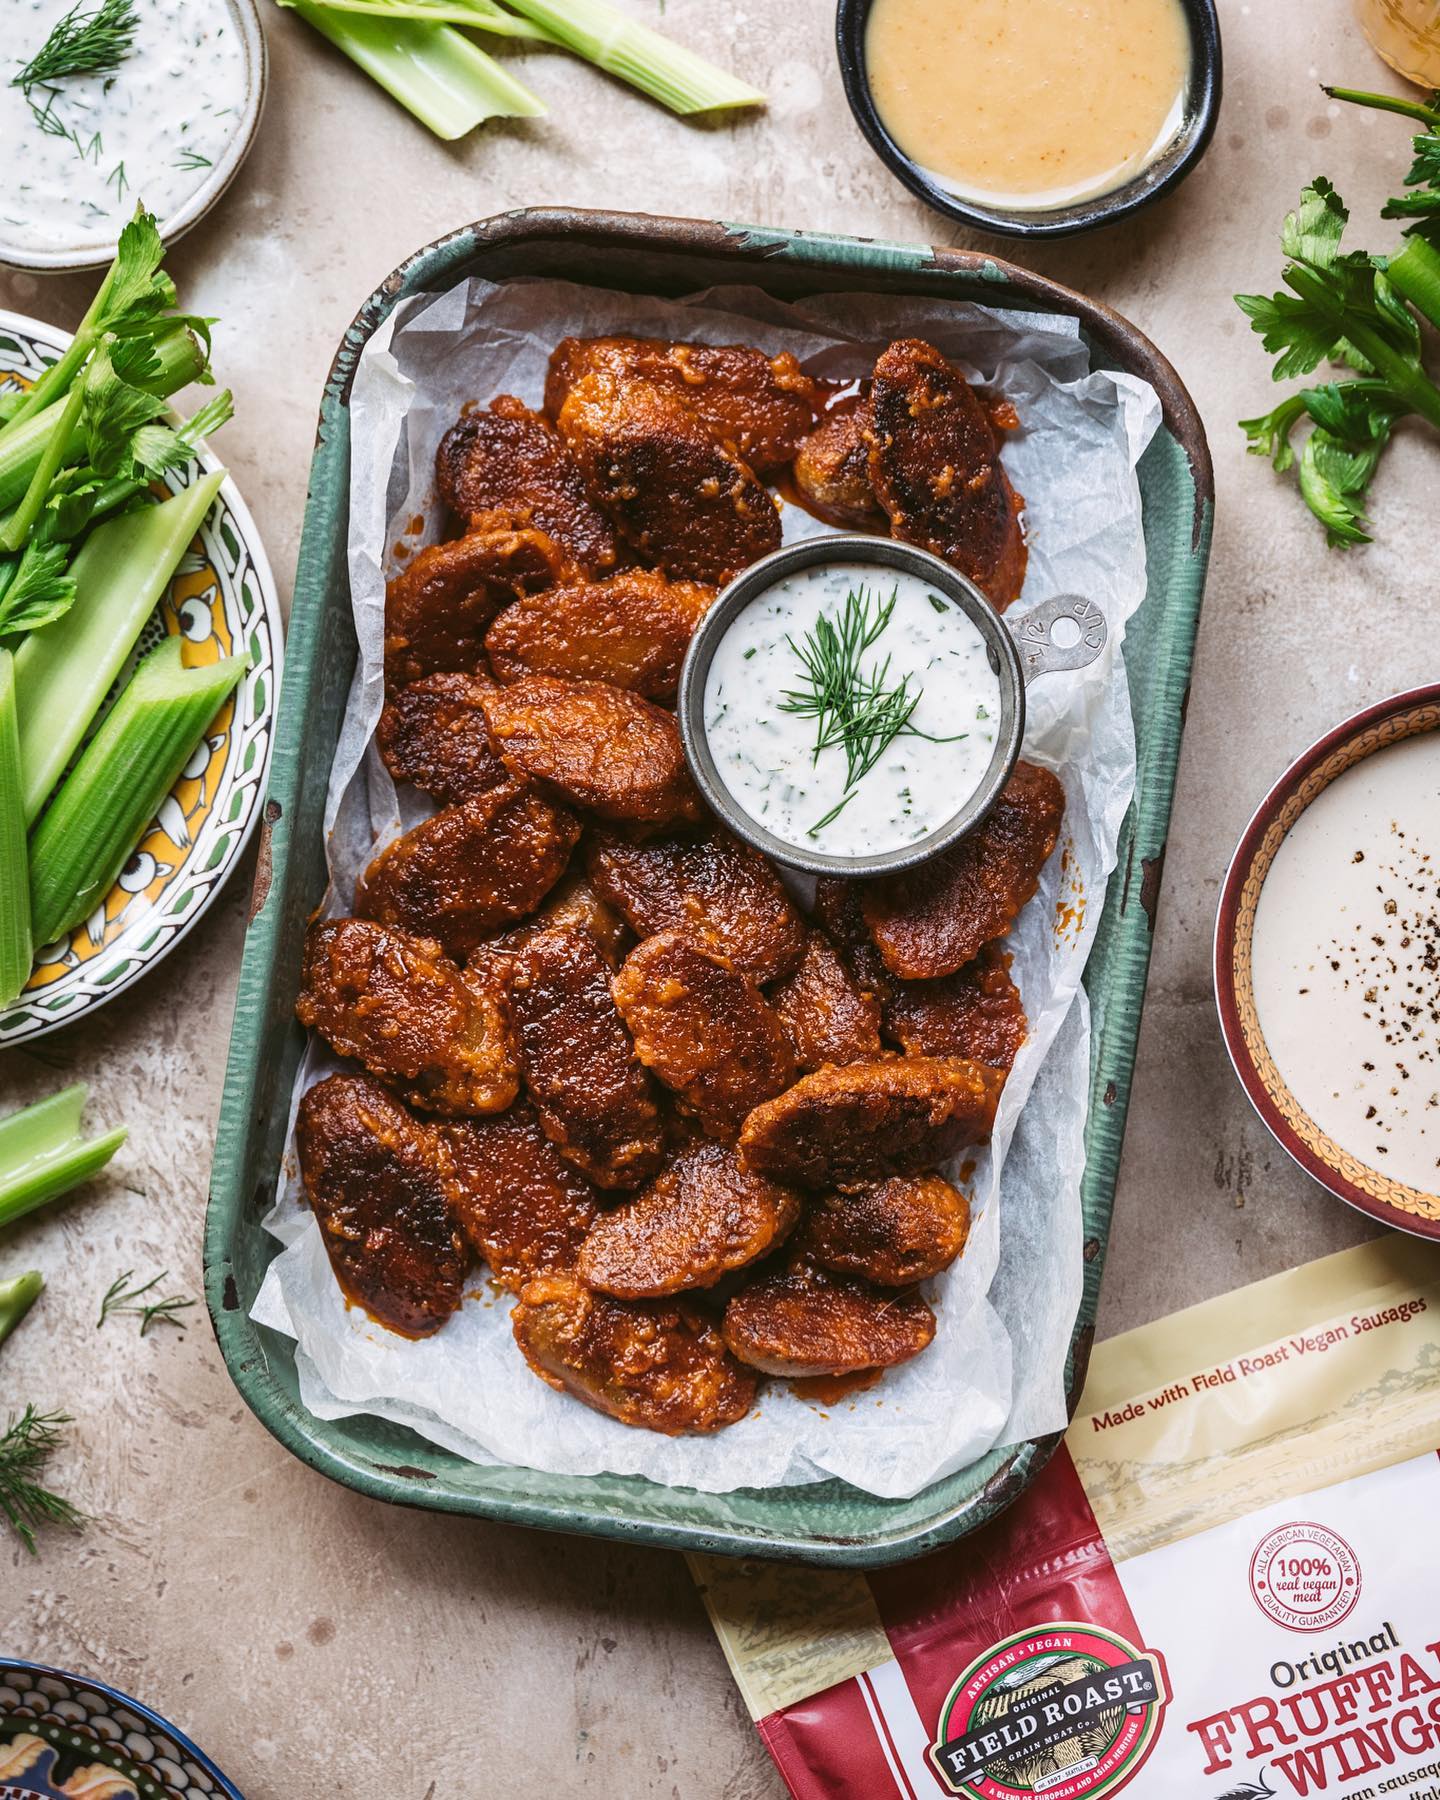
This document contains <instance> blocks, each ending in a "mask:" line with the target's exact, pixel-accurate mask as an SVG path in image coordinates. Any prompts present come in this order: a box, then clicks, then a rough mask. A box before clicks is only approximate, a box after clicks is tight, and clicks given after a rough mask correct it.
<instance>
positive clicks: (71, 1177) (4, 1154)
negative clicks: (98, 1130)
mask: <svg viewBox="0 0 1440 1800" xmlns="http://www.w3.org/2000/svg"><path fill="white" fill-rule="evenodd" d="M85 1094H86V1088H85V1084H84V1082H83V1081H77V1082H75V1083H74V1084H73V1086H71V1087H68V1088H61V1090H60V1092H59V1093H58V1094H51V1095H50V1097H49V1098H48V1099H47V1100H37V1101H36V1102H35V1104H34V1105H33V1106H27V1107H24V1108H22V1110H21V1111H20V1112H15V1113H11V1114H10V1115H9V1117H8V1118H4V1119H0V1225H9V1224H10V1223H11V1222H12V1221H13V1220H15V1219H18V1218H19V1217H20V1216H21V1215H22V1214H23V1213H27V1212H33V1211H34V1209H35V1208H36V1207H37V1206H43V1205H44V1204H45V1202H46V1201H47V1200H54V1199H55V1198H56V1197H57V1196H58V1195H60V1194H64V1193H67V1192H68V1191H69V1190H70V1189H71V1188H72V1187H75V1186H76V1185H77V1184H78V1183H80V1182H82V1181H86V1180H88V1179H89V1177H90V1176H91V1175H93V1174H94V1173H95V1172H96V1170H97V1169H101V1168H103V1167H104V1166H105V1164H106V1163H107V1162H109V1160H110V1158H111V1157H112V1156H113V1155H114V1154H115V1152H116V1151H117V1150H118V1149H119V1148H120V1146H121V1144H123V1143H124V1142H125V1127H124V1126H123V1125H121V1126H118V1127H117V1128H116V1129H115V1130H114V1131H107V1132H106V1133H105V1134H104V1135H103V1136H102V1137H98V1138H91V1139H90V1140H89V1141H88V1142H86V1141H84V1140H82V1138H81V1136H80V1113H81V1109H82V1108H83V1107H84V1105H85Z"/></svg>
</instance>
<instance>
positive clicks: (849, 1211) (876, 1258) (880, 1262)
mask: <svg viewBox="0 0 1440 1800" xmlns="http://www.w3.org/2000/svg"><path fill="white" fill-rule="evenodd" d="M969 1235H970V1202H969V1201H968V1200H967V1199H966V1198H965V1196H964V1195H963V1194H962V1193H961V1192H960V1191H959V1190H958V1189H957V1188H953V1187H951V1185H950V1183H949V1182H948V1181H945V1180H943V1179H942V1178H941V1177H940V1176H939V1175H893V1176H891V1178H890V1179H889V1180H888V1181H870V1182H865V1183H864V1184H863V1185H861V1186H860V1187H853V1188H849V1189H847V1190H846V1191H845V1192H844V1193H843V1194H827V1195H825V1197H824V1198H823V1199H820V1200H817V1201H816V1202H815V1204H814V1205H813V1206H812V1207H811V1209H810V1211H809V1213H808V1214H807V1215H806V1218H805V1224H804V1226H803V1227H802V1229H801V1231H800V1233H799V1235H798V1236H797V1237H796V1240H795V1242H796V1245H797V1247H798V1248H799V1249H800V1250H802V1251H803V1252H804V1254H805V1255H806V1256H808V1257H809V1258H810V1259H811V1260H812V1261H813V1262H817V1263H819V1264H820V1265H821V1266H822V1267H823V1268H826V1269H832V1270H834V1271H835V1272H836V1273H838V1274H841V1275H860V1276H863V1277H864V1279H865V1280H866V1281H873V1282H874V1283H875V1284H876V1285H877V1286H878V1287H910V1286H912V1285H913V1284H914V1283H915V1282H917V1281H926V1280H928V1279H929V1278H930V1276H932V1275H938V1274H939V1273H940V1271H941V1270H942V1269H948V1268H949V1267H950V1265H951V1263H952V1262H954V1261H955V1259H956V1257H957V1256H959V1254H960V1252H961V1251H962V1250H963V1249H964V1248H965V1240H966V1239H967V1238H968V1237H969Z"/></svg>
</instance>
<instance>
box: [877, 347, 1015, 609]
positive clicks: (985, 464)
mask: <svg viewBox="0 0 1440 1800" xmlns="http://www.w3.org/2000/svg"><path fill="white" fill-rule="evenodd" d="M870 407H871V415H872V422H871V447H870V480H871V482H872V484H873V486H874V488H875V492H876V493H877V494H878V495H879V497H880V503H881V505H882V506H883V507H884V508H885V510H886V512H887V513H889V515H890V528H891V530H892V531H893V532H894V533H895V536H896V537H898V538H904V539H905V540H906V542H907V543H911V544H919V545H921V546H922V548H924V549H926V550H929V551H931V552H932V553H933V554H934V555H936V556H942V557H944V559H945V561H946V562H948V563H953V564H954V565H955V567H956V568H957V569H959V570H960V572H961V573H962V574H964V575H968V576H969V577H970V579H971V580H972V581H973V582H974V583H975V585H976V587H978V588H981V589H982V590H983V591H984V592H985V594H986V595H987V596H988V597H989V599H990V601H991V602H992V604H993V605H994V606H995V608H996V609H997V611H999V612H1004V610H1005V608H1006V607H1007V606H1008V605H1009V604H1010V602H1011V601H1012V600H1013V599H1015V597H1016V596H1017V595H1018V594H1019V592H1020V589H1021V586H1022V584H1023V583H1024V580H1025V539H1024V536H1023V535H1022V533H1021V530H1020V506H1021V502H1020V500H1019V498H1018V497H1017V495H1016V493H1015V490H1014V488H1012V487H1011V485H1010V481H1009V478H1008V477H1007V475H1006V473H1005V471H1004V469H1003V468H1002V467H1001V466H1000V446H999V443H998V441H997V440H996V436H995V429H994V426H993V425H992V424H991V422H990V416H989V414H988V413H987V412H986V410H985V408H984V407H983V406H982V405H981V404H980V402H979V400H978V399H977V398H976V396H975V393H974V390H973V389H972V388H971V386H970V384H969V382H967V381H966V380H965V378H964V376H963V375H961V374H960V372H959V371H958V370H957V369H954V368H952V367H951V366H950V364H949V363H948V362H947V361H946V360H945V358H944V357H943V356H942V355H941V354H940V352H939V351H938V350H937V349H936V348H935V346H934V345H933V344H927V343H925V342H923V341H922V340H921V339H920V338H900V339H899V340H898V341H897V342H895V343H893V344H891V345H890V346H889V347H888V349H886V350H885V351H884V352H883V353H882V354H881V356H880V359H879V361H878V362H877V363H876V364H875V380H874V384H873V386H872V388H871V390H870Z"/></svg>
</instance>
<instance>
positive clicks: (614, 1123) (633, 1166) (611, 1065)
mask: <svg viewBox="0 0 1440 1800" xmlns="http://www.w3.org/2000/svg"><path fill="white" fill-rule="evenodd" d="M610 973H611V971H610V964H609V963H608V962H607V961H606V960H605V957H604V956H603V955H602V953H601V950H600V946H599V944H597V943H596V941H595V939H594V938H593V937H592V936H591V934H590V933H589V932H588V931H586V930H585V929H584V928H583V927H580V926H568V927H567V926H557V927H554V928H552V929H551V930H549V931H541V932H537V933H536V934H535V935H534V936H533V937H531V938H530V939H529V941H528V942H527V943H525V944H524V945H523V946H522V947H521V949H520V950H519V951H518V952H517V954H516V956H515V958H514V961H513V962H512V964H511V970H510V998H511V1005H512V1006H513V1007H514V1011H515V1023H516V1027H517V1029H518V1031H519V1035H520V1061H521V1067H522V1068H523V1070H524V1073H525V1086H526V1089H527V1090H528V1092H529V1095H530V1098H531V1100H533V1101H534V1103H535V1110H536V1112H537V1113H538V1114H539V1117H540V1123H541V1125H542V1126H543V1127H544V1130H545V1135H546V1137H548V1138H549V1139H550V1140H551V1142H552V1143H553V1144H554V1145H555V1146H556V1148H557V1149H558V1150H559V1151H560V1153H561V1154H562V1155H563V1156H565V1157H566V1158H567V1159H568V1160H569V1161H570V1162H573V1163H574V1164H575V1165H576V1167H577V1168H579V1169H580V1170H582V1171H583V1173H584V1174H586V1175H588V1176H589V1177H590V1179H591V1180H592V1181H593V1182H594V1183H595V1184H596V1186H597V1187H602V1188H631V1187H638V1186H639V1185H640V1183H641V1182H642V1181H648V1180H649V1178H650V1177H651V1176H652V1175H653V1174H654V1173H655V1171H656V1170H657V1169H658V1168H659V1167H660V1163H661V1160H662V1158H663V1157H664V1154H665V1139H664V1134H663V1132H662V1130H661V1125H660V1108H659V1105H658V1104H657V1095H656V1091H655V1085H654V1083H653V1082H652V1081H651V1079H650V1077H649V1076H648V1075H647V1074H646V1073H645V1070H644V1068H643V1067H642V1066H641V1063H640V1061H639V1059H638V1058H637V1056H636V1055H635V1046H634V1044H632V1043H631V1041H630V1033H629V1032H628V1031H627V1030H626V1029H625V1023H624V1020H623V1019H621V1017H620V1014H619V1012H618V1011H617V1010H616V1007H615V1002H614V1000H613V999H611V997H610Z"/></svg>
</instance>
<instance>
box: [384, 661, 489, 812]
mask: <svg viewBox="0 0 1440 1800" xmlns="http://www.w3.org/2000/svg"><path fill="white" fill-rule="evenodd" d="M494 685H495V684H494V682H493V681H491V680H490V678H489V676H488V675H481V674H469V675H465V674H461V673H459V672H458V671H452V672H451V673H449V674H445V675H427V676H425V678H424V679H423V680H422V681H412V682H411V683H410V684H409V686H408V687H402V688H401V689H400V690H399V691H398V692H396V693H392V694H391V695H390V697H389V699H388V700H387V701H386V702H385V710H384V711H383V712H382V713H381V714H380V723H379V724H378V725H377V726H376V727H375V743H376V746H377V748H378V749H379V751H380V755H381V757H382V758H383V760H384V763H385V767H386V768H387V769H388V770H389V771H390V773H391V774H392V775H393V776H394V777H395V779H396V781H408V782H411V783H413V785H414V786H416V787H418V788H420V789H422V790H423V791H424V792H425V793H427V794H433V795H434V796H435V798H436V799H437V800H439V801H440V802H441V803H442V804H443V805H446V806H449V805H451V804H452V803H454V802H455V801H458V800H471V799H473V798H474V797H475V795H476V794H485V793H488V792H489V791H490V789H491V788H497V787H503V786H504V785H505V784H506V783H507V782H509V781H511V780H512V779H513V777H512V776H511V774H510V771H509V770H508V769H507V768H506V767H505V765H504V763H502V762H501V760H500V758H499V757H498V756H497V755H496V754H495V752H494V750H493V749H492V748H491V746H490V727H489V726H488V725H487V724H486V723H485V713H484V709H483V708H482V707H481V705H480V697H481V695H482V694H484V693H485V692H486V691H487V690H488V689H490V688H492V687H494Z"/></svg>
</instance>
